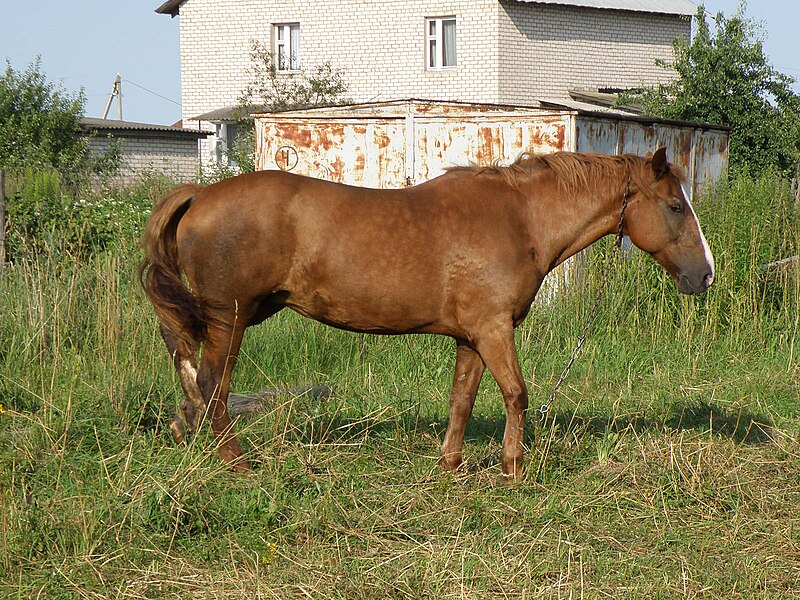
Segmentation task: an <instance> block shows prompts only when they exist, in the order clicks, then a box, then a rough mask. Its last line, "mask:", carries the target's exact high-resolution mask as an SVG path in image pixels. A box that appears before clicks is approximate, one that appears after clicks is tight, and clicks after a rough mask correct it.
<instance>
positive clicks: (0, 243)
mask: <svg viewBox="0 0 800 600" xmlns="http://www.w3.org/2000/svg"><path fill="white" fill-rule="evenodd" d="M5 264H6V172H5V171H4V170H3V169H0V271H2V270H3V267H4V266H5Z"/></svg>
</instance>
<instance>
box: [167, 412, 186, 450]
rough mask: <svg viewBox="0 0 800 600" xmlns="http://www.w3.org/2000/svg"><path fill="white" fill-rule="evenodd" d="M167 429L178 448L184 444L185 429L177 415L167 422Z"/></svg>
mask: <svg viewBox="0 0 800 600" xmlns="http://www.w3.org/2000/svg"><path fill="white" fill-rule="evenodd" d="M169 428H170V430H171V431H172V439H174V440H175V443H176V444H177V445H178V446H183V445H184V444H186V427H184V425H183V421H182V420H181V418H180V417H179V416H178V415H175V416H174V417H173V418H172V420H171V421H170V422H169Z"/></svg>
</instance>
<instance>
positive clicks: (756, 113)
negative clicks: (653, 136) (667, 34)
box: [621, 2, 800, 174]
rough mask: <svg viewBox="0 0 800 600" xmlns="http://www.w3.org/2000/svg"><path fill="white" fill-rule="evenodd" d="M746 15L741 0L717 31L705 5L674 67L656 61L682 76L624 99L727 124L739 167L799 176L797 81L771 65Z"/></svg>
mask: <svg viewBox="0 0 800 600" xmlns="http://www.w3.org/2000/svg"><path fill="white" fill-rule="evenodd" d="M745 10H746V4H745V2H742V3H741V5H740V6H739V10H738V12H737V14H736V15H735V16H733V17H731V18H729V19H726V18H725V17H724V15H723V14H722V13H718V14H717V15H716V17H715V18H714V25H715V31H714V32H712V31H711V29H710V27H709V24H708V22H707V21H706V16H705V10H704V7H703V6H702V5H700V6H699V7H698V9H697V15H696V16H695V24H696V31H695V34H694V36H693V37H692V39H691V41H688V40H686V39H685V38H683V37H681V38H677V39H676V40H675V41H673V53H674V62H673V63H671V64H669V63H667V62H665V61H657V64H659V65H660V66H662V67H664V68H667V69H674V70H675V72H676V73H677V78H676V79H674V80H672V81H671V82H669V83H666V84H661V85H658V86H656V87H653V88H649V89H645V90H643V91H642V92H641V93H639V94H632V95H626V97H625V98H622V99H621V102H623V103H631V102H638V103H639V104H640V105H641V106H642V109H643V111H644V112H645V113H647V114H651V115H655V116H660V117H665V118H671V119H682V120H687V121H702V122H707V123H715V124H720V125H727V126H729V127H730V128H731V137H730V146H729V159H730V164H731V167H732V168H734V169H745V170H751V171H755V172H760V171H763V170H765V169H768V168H774V167H777V168H778V169H780V170H781V171H784V172H789V173H792V174H793V173H795V172H796V170H797V168H798V166H799V165H800V96H798V95H797V94H796V93H795V92H793V91H792V89H791V85H792V83H793V82H794V79H793V78H791V77H789V76H787V75H784V74H783V73H780V72H778V71H777V70H776V69H775V68H773V67H772V66H771V65H770V64H769V62H768V61H767V58H766V56H765V55H764V49H763V46H762V41H761V40H760V39H759V37H758V35H757V31H756V26H755V25H754V24H753V22H752V21H750V20H748V19H746V18H745V16H744V12H745Z"/></svg>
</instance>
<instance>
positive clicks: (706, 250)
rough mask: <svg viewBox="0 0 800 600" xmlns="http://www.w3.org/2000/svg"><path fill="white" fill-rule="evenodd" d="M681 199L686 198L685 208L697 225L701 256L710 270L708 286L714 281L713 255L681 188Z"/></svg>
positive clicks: (684, 190) (684, 189) (684, 191)
mask: <svg viewBox="0 0 800 600" xmlns="http://www.w3.org/2000/svg"><path fill="white" fill-rule="evenodd" d="M683 197H684V198H686V206H688V207H689V212H690V213H691V215H692V218H693V219H694V222H695V225H697V231H698V233H699V234H700V242H701V243H702V244H703V254H704V255H705V258H706V262H707V263H708V266H709V267H710V268H711V280H710V281H709V285H710V284H711V282H713V281H714V274H715V269H714V255H713V254H711V247H710V246H709V245H708V242H707V241H706V236H705V235H703V228H702V227H700V221H699V220H698V218H697V215H696V214H695V212H694V208H692V203H691V202H690V201H689V195H688V194H687V193H686V188H683Z"/></svg>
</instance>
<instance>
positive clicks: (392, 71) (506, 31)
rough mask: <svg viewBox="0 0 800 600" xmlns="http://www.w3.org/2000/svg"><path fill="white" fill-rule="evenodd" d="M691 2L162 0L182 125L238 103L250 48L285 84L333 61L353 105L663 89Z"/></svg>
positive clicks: (512, 100)
mask: <svg viewBox="0 0 800 600" xmlns="http://www.w3.org/2000/svg"><path fill="white" fill-rule="evenodd" d="M695 11H696V7H695V5H694V4H693V3H692V2H690V1H689V0H542V1H528V0H317V1H309V0H271V1H269V2H265V1H263V0H169V1H167V2H166V3H164V4H163V5H161V6H160V7H159V8H158V9H157V12H159V13H163V14H168V15H169V14H171V15H172V16H180V48H181V87H182V92H181V95H182V101H183V109H182V111H183V119H184V122H188V120H190V119H192V118H196V117H197V116H199V115H202V114H205V113H208V112H211V111H215V110H218V109H221V108H224V107H228V106H234V105H236V104H237V102H238V100H239V98H240V96H241V94H242V91H243V90H244V89H245V87H246V86H247V84H248V83H249V79H250V76H249V73H250V60H251V59H250V51H251V48H252V43H253V41H256V40H257V41H259V42H260V43H261V44H263V45H265V46H267V47H270V48H272V49H273V50H274V51H275V52H276V53H278V54H280V55H282V56H283V60H284V64H283V65H282V66H283V67H285V70H286V71H287V72H286V75H285V76H286V77H291V76H292V75H291V71H292V70H295V69H297V68H302V69H309V68H313V67H314V66H317V65H321V64H323V63H326V62H329V63H330V64H331V66H332V67H333V68H335V69H339V70H341V72H342V73H343V77H344V80H345V81H346V82H347V84H348V86H349V90H348V95H349V96H350V97H351V98H353V100H355V101H356V102H368V101H378V100H394V99H399V98H412V97H415V98H426V99H432V100H458V101H467V102H484V103H498V104H518V105H533V106H535V105H536V104H537V101H538V100H540V99H568V98H569V90H572V89H579V90H590V91H592V90H593V91H597V90H599V89H625V88H631V87H636V86H640V85H652V84H654V83H657V82H660V81H664V79H665V78H666V77H667V76H668V73H667V72H666V71H665V70H664V69H662V68H660V67H657V66H656V65H655V61H656V59H663V60H666V61H669V60H671V59H672V40H673V39H675V38H676V37H678V36H686V37H688V36H689V35H690V31H691V15H693V14H694V13H695Z"/></svg>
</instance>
